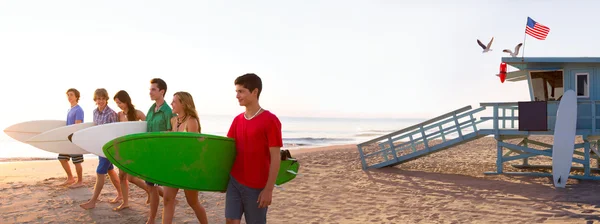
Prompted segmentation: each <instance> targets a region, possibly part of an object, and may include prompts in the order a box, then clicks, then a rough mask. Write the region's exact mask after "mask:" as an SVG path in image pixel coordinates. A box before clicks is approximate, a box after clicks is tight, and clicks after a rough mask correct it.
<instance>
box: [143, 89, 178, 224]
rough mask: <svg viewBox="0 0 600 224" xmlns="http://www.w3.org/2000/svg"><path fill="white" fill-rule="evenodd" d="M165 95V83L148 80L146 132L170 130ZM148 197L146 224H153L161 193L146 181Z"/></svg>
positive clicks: (170, 113) (171, 112) (154, 185)
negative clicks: (148, 106) (149, 105)
mask: <svg viewBox="0 0 600 224" xmlns="http://www.w3.org/2000/svg"><path fill="white" fill-rule="evenodd" d="M166 93H167V83H166V82H165V81H164V80H162V79H160V78H154V79H152V80H150V99H151V100H153V101H154V104H152V106H151V107H150V109H148V113H146V122H147V125H148V126H147V130H148V132H160V131H170V130H171V118H172V117H173V111H172V110H171V107H169V104H168V103H165V94H166ZM146 184H147V185H148V191H149V195H150V217H148V222H147V223H148V224H152V223H154V220H155V219H156V213H157V211H158V203H159V195H161V194H160V193H159V191H162V189H161V188H160V186H158V185H157V184H155V183H152V182H148V181H146Z"/></svg>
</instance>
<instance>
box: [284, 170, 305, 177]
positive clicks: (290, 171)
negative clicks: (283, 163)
mask: <svg viewBox="0 0 600 224" xmlns="http://www.w3.org/2000/svg"><path fill="white" fill-rule="evenodd" d="M287 172H288V173H291V174H294V175H296V176H302V174H301V173H296V172H294V171H293V170H287Z"/></svg>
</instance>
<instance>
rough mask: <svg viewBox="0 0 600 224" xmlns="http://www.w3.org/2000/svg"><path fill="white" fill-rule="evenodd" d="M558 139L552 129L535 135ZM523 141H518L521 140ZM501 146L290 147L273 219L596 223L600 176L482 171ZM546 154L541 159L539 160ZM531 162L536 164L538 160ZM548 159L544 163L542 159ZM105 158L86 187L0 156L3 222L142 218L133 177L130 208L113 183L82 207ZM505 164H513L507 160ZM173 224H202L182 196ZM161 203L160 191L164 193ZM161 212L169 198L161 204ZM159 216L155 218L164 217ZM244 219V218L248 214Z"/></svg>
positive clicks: (214, 205) (217, 202) (215, 201)
mask: <svg viewBox="0 0 600 224" xmlns="http://www.w3.org/2000/svg"><path fill="white" fill-rule="evenodd" d="M532 139H536V140H539V141H542V142H546V143H550V144H551V143H552V139H551V138H549V137H539V138H532ZM514 141H517V140H514ZM495 149H496V145H495V141H494V140H493V139H491V138H482V139H479V140H476V141H472V142H469V143H466V144H463V145H460V146H457V147H453V148H450V149H448V150H445V151H441V152H439V153H436V154H433V155H429V156H426V157H423V158H420V159H418V160H415V161H411V162H408V163H405V164H401V165H398V166H395V167H390V168H384V169H378V170H371V171H368V172H365V171H362V169H361V167H360V160H359V157H358V152H357V150H356V146H354V145H345V146H332V147H323V148H313V149H302V150H300V151H292V155H293V156H294V157H296V158H297V159H298V160H299V161H300V164H301V167H300V173H302V174H303V175H302V176H298V177H296V179H295V180H293V181H291V182H289V183H287V184H285V185H283V187H284V190H280V189H276V190H275V191H274V196H273V203H272V205H271V207H270V208H269V213H268V220H267V221H268V223H284V224H291V223H303V224H304V223H592V222H594V221H596V222H597V221H598V220H600V208H598V207H599V206H598V205H600V193H598V192H600V181H577V180H569V181H568V184H567V188H565V189H555V188H554V187H553V184H552V179H551V178H547V177H544V178H540V177H526V176H504V175H493V176H485V175H484V174H483V172H485V171H494V170H495V169H496V167H495V163H496V151H495ZM540 161H542V160H540ZM540 161H536V160H533V159H532V160H530V162H531V163H536V162H540ZM542 162H543V161H542ZM97 163H98V161H97V160H93V159H86V162H85V163H84V174H85V179H84V181H85V184H86V187H83V188H79V189H68V188H65V187H60V186H57V185H58V184H60V183H62V182H63V181H64V179H65V177H64V173H63V171H62V169H61V167H60V164H59V163H58V161H26V162H12V163H3V164H0V174H1V175H0V193H1V195H2V196H1V197H0V223H23V222H27V223H145V221H146V218H147V213H148V206H147V205H145V201H146V194H145V193H144V191H143V190H141V189H139V188H138V187H137V186H135V185H133V184H130V191H131V193H130V197H131V199H130V208H129V209H126V210H123V211H120V212H115V211H112V208H113V207H115V206H117V205H118V204H110V203H109V202H108V201H109V200H110V199H112V198H114V197H115V195H116V194H115V190H114V188H113V186H112V184H110V182H109V181H107V182H106V184H105V186H104V189H103V191H102V194H101V196H100V199H101V202H99V203H98V204H97V206H96V208H95V209H92V210H87V211H86V210H83V209H81V208H80V207H79V206H78V205H79V204H81V203H84V202H85V201H87V200H88V199H89V198H90V197H91V196H92V188H93V184H94V181H95V174H94V172H95V168H96V165H97ZM505 167H506V169H505V170H506V171H511V170H512V171H516V169H514V168H511V167H509V166H508V164H506V163H505ZM224 196H225V194H223V193H211V192H203V193H201V194H200V198H201V201H202V204H203V206H204V207H205V208H206V209H207V213H208V215H209V221H210V223H224V218H223V213H224ZM177 198H178V200H179V203H178V205H177V207H176V213H175V218H174V223H197V221H196V220H195V217H194V215H193V212H192V210H191V209H190V208H189V206H188V205H187V203H186V201H185V196H184V194H183V191H180V192H179V194H178V196H177ZM161 203H162V199H161ZM160 210H162V204H161V206H160V207H159V211H160ZM160 219H161V215H160V214H159V215H158V217H157V220H156V221H157V222H158V223H160ZM243 223H244V222H243Z"/></svg>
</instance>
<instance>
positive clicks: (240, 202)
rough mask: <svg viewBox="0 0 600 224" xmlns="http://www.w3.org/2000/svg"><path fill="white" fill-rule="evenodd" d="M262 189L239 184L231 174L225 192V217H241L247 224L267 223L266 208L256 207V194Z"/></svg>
mask: <svg viewBox="0 0 600 224" xmlns="http://www.w3.org/2000/svg"><path fill="white" fill-rule="evenodd" d="M262 190H263V189H257V188H250V187H246V186H244V185H242V184H240V183H239V182H238V181H237V180H235V179H234V178H233V177H232V176H231V175H229V183H228V184H227V192H226V193H225V194H226V196H225V218H228V219H242V214H243V215H244V217H245V218H246V223H248V224H259V223H260V224H263V223H267V208H268V207H267V208H258V195H260V192H261V191H262Z"/></svg>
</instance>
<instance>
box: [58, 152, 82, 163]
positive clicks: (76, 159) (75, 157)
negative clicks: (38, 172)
mask: <svg viewBox="0 0 600 224" xmlns="http://www.w3.org/2000/svg"><path fill="white" fill-rule="evenodd" d="M58 159H59V160H67V161H69V159H72V160H73V164H78V163H83V155H82V154H58Z"/></svg>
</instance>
